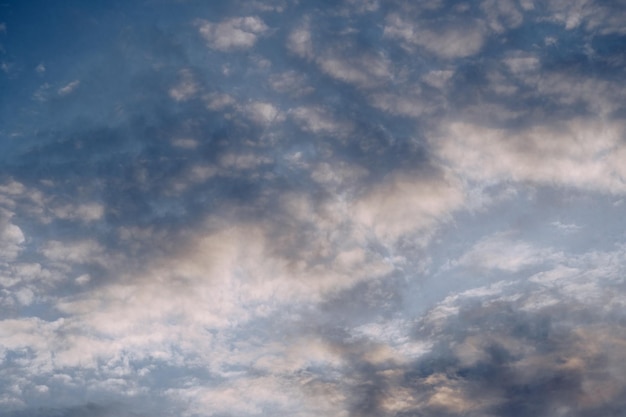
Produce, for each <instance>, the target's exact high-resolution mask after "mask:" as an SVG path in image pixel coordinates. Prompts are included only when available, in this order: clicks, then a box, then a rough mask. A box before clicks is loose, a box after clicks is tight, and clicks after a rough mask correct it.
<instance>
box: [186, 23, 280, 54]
mask: <svg viewBox="0 0 626 417" xmlns="http://www.w3.org/2000/svg"><path fill="white" fill-rule="evenodd" d="M197 25H198V27H199V31H200V34H201V35H202V37H203V38H204V39H205V40H206V42H207V44H208V45H209V47H211V48H213V49H217V50H220V51H231V50H237V49H248V48H251V47H252V46H253V45H254V44H255V43H256V42H257V39H258V37H259V36H262V35H263V34H265V33H266V32H267V31H268V30H269V27H268V26H267V25H266V24H265V23H264V22H263V20H261V19H260V18H259V17H256V16H248V17H235V18H231V19H227V20H224V21H222V22H219V23H211V22H208V21H206V20H198V21H197Z"/></svg>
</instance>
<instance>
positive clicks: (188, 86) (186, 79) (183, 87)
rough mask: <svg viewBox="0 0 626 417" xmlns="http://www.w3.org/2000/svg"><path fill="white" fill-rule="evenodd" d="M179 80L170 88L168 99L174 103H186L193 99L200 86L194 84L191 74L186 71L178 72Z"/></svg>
mask: <svg viewBox="0 0 626 417" xmlns="http://www.w3.org/2000/svg"><path fill="white" fill-rule="evenodd" d="M179 76H180V80H179V81H178V83H177V84H176V85H175V86H174V87H172V88H170V90H169V94H170V97H171V98H173V99H174V100H176V101H187V100H190V99H192V98H193V97H195V95H196V94H197V93H198V91H199V90H200V86H199V85H198V83H197V82H196V80H195V78H194V76H193V73H192V72H191V71H189V70H188V69H183V70H180V72H179Z"/></svg>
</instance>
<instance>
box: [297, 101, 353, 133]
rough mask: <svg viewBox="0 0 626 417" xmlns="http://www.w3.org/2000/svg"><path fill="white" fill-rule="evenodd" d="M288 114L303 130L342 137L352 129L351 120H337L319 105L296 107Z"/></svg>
mask: <svg viewBox="0 0 626 417" xmlns="http://www.w3.org/2000/svg"><path fill="white" fill-rule="evenodd" d="M289 114H290V116H291V117H292V118H293V119H294V120H295V121H296V122H297V123H298V124H299V125H300V126H301V127H302V128H303V129H304V130H307V131H310V132H313V133H316V134H332V135H335V136H338V137H343V136H345V135H347V134H349V133H350V132H351V131H352V129H353V126H352V123H351V122H349V121H346V120H337V118H336V117H334V116H333V115H331V114H330V113H329V112H328V111H326V110H325V109H323V108H320V107H304V106H302V107H297V108H295V109H293V110H291V111H290V112H289Z"/></svg>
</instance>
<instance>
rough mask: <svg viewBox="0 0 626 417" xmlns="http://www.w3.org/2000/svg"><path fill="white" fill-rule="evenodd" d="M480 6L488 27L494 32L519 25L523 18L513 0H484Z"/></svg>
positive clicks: (500, 31)
mask: <svg viewBox="0 0 626 417" xmlns="http://www.w3.org/2000/svg"><path fill="white" fill-rule="evenodd" d="M480 7H481V8H482V9H483V11H484V12H485V14H486V15H487V22H488V24H489V27H490V28H491V29H492V30H493V31H495V32H496V33H502V32H503V31H504V30H505V29H509V28H516V27H519V26H520V25H521V24H522V21H523V20H524V16H523V15H522V12H520V11H519V9H518V8H517V6H516V4H515V3H514V2H513V0H484V1H483V2H482V3H481V5H480Z"/></svg>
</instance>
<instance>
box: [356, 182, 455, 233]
mask: <svg viewBox="0 0 626 417" xmlns="http://www.w3.org/2000/svg"><path fill="white" fill-rule="evenodd" d="M463 200H464V196H463V192H462V190H461V189H460V187H459V185H458V184H457V183H456V182H455V180H454V179H453V178H451V177H448V176H446V175H445V174H443V175H433V176H432V177H430V178H429V177H428V176H416V177H412V176H411V175H407V174H398V175H393V176H390V178H388V179H387V180H386V181H384V182H382V183H381V184H378V185H377V186H376V187H374V188H373V189H372V190H371V191H369V192H368V193H366V194H365V195H364V196H363V197H362V198H360V199H359V200H358V201H357V202H356V203H355V205H354V216H355V218H356V219H357V221H358V222H359V223H360V224H361V225H363V227H364V228H365V229H364V230H367V231H369V232H371V233H373V234H374V235H375V236H377V237H378V238H380V239H381V240H382V241H387V242H393V241H395V240H397V239H399V238H400V237H402V236H406V235H410V234H412V233H415V232H418V231H421V232H425V234H426V235H428V234H429V233H428V232H429V230H430V229H431V228H432V227H434V226H436V225H437V224H438V223H440V222H442V221H445V220H446V218H448V216H450V214H451V213H452V212H453V211H454V210H456V209H458V208H460V207H461V204H462V203H463Z"/></svg>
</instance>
